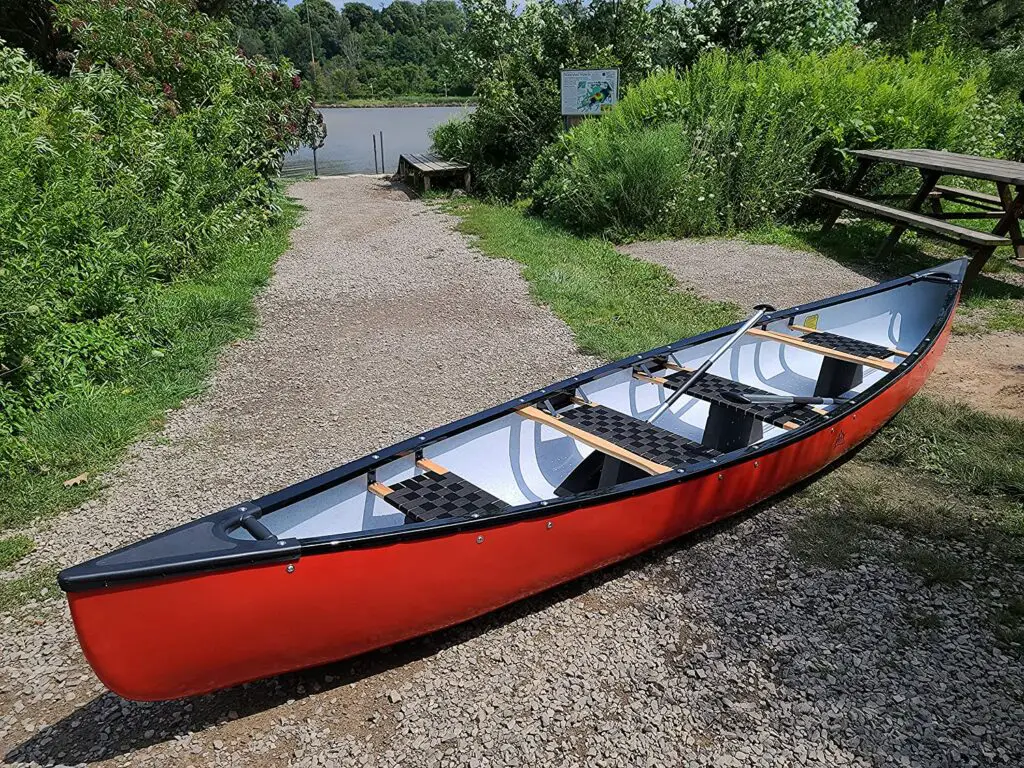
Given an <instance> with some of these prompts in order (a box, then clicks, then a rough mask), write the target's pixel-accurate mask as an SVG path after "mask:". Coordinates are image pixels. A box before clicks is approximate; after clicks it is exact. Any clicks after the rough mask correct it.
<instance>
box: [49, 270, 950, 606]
mask: <svg viewBox="0 0 1024 768" xmlns="http://www.w3.org/2000/svg"><path fill="white" fill-rule="evenodd" d="M967 263H968V260H967V259H960V260H957V261H955V262H950V263H948V264H944V265H941V266H939V267H936V268H932V269H928V270H924V271H921V272H916V273H913V274H911V275H907V276H905V277H900V278H896V279H893V280H889V281H886V282H883V283H879V284H877V285H874V286H869V287H867V288H862V289H860V290H856V291H850V292H848V293H845V294H839V295H838V296H833V297H829V298H826V299H821V300H819V301H815V302H810V303H808V304H800V305H797V306H795V307H790V308H787V309H784V310H778V311H775V312H771V313H768V314H766V315H765V316H764V318H763V319H762V322H763V323H771V322H775V321H778V320H784V319H789V318H792V317H794V316H796V315H798V314H806V313H808V312H813V311H815V310H819V309H824V308H826V307H831V306H835V305H837V304H843V303H846V302H849V301H855V300H857V299H860V298H864V297H866V296H872V295H875V294H878V293H883V292H885V291H889V290H893V289H895V288H900V287H903V286H905V285H910V284H912V283H915V282H919V281H922V280H928V281H938V282H944V283H948V284H949V291H948V292H947V295H946V299H945V303H944V305H943V307H942V309H941V310H940V311H939V312H938V314H937V316H936V321H935V323H934V324H933V325H932V327H931V329H930V330H929V332H928V334H927V335H926V337H925V339H924V340H923V341H922V342H921V343H920V344H918V346H917V347H916V348H915V349H914V350H912V351H911V352H910V354H909V355H908V356H907V357H906V358H905V359H904V361H903V362H902V363H901V364H900V366H899V367H898V368H896V369H895V370H893V371H892V372H891V373H889V374H887V375H886V376H883V377H882V378H881V379H880V380H879V381H878V382H876V383H875V384H874V385H872V386H871V387H869V388H868V389H866V390H864V391H863V392H861V393H860V394H859V395H858V396H857V397H855V398H852V399H851V400H849V401H848V402H847V403H846V404H844V405H842V406H840V407H838V408H836V409H835V410H833V411H831V412H830V413H829V414H828V415H827V416H822V417H821V418H820V419H812V420H810V421H808V422H807V423H806V424H804V425H802V426H800V427H798V428H797V429H794V430H790V431H788V432H786V433H785V434H782V435H778V436H776V437H774V438H771V439H770V440H766V441H763V442H761V443H757V444H755V445H751V446H748V447H746V448H742V449H739V450H736V451H733V452H731V453H728V454H725V455H723V456H720V457H718V458H716V459H711V460H709V461H706V462H702V463H700V464H694V465H690V466H688V467H686V468H682V467H680V468H678V469H676V470H674V471H673V472H671V473H665V474H662V475H654V476H651V477H644V478H640V479H638V480H634V481H632V482H628V483H623V484H621V485H616V486H612V487H610V488H606V489H601V490H599V491H591V492H588V493H584V494H578V495H575V496H570V497H566V498H564V499H554V500H544V501H538V502H532V503H530V504H522V505H518V506H511V507H508V508H507V509H505V510H503V511H502V512H500V513H497V514H493V515H488V516H486V517H480V518H475V519H467V518H448V519H441V520H434V521H430V522H425V523H413V524H406V525H403V526H399V527H394V528H384V529H381V530H380V531H373V532H366V531H357V532H352V533H345V534H335V535H327V536H317V537H310V538H303V539H296V538H290V539H275V540H272V541H266V540H260V541H256V542H246V541H244V540H239V539H237V538H234V537H230V536H229V531H231V530H233V529H235V528H238V527H240V526H242V525H244V522H243V521H244V520H245V519H246V518H255V519H256V520H258V519H259V518H261V517H263V516H264V515H267V514H271V513H273V512H274V511H275V510H277V509H280V508H281V507H284V506H286V505H289V504H292V503H294V502H297V501H300V500H302V499H305V498H308V497H309V496H311V495H314V494H316V493H319V492H321V491H324V490H327V489H329V488H331V487H333V486H335V485H339V484H341V483H343V482H347V481H348V480H351V479H353V478H354V477H357V476H359V475H362V474H365V473H366V472H368V471H370V470H373V469H374V468H376V467H378V466H381V465H383V464H386V463H388V462H389V461H392V460H394V459H396V458H401V457H402V456H407V455H409V454H411V453H415V452H416V451H418V450H421V449H423V448H424V447H426V446H428V445H431V444H432V443H435V442H437V441H439V440H441V439H444V438H448V437H452V436H454V435H457V434H459V433H461V432H464V431H466V430H468V429H471V428H473V427H476V426H478V425H480V424H483V423H484V422H487V421H490V420H492V419H495V418H498V417H500V416H504V415H506V414H509V413H512V412H513V411H515V410H516V409H517V408H520V407H522V406H523V405H526V404H530V403H535V402H539V401H542V400H544V399H545V398H548V397H551V396H552V395H553V394H554V393H557V392H559V391H561V390H565V389H569V388H575V387H578V386H580V385H581V384H586V383H587V382H589V381H592V380H594V379H596V378H599V377H601V376H604V375H606V374H608V373H612V372H614V371H617V370H621V369H624V368H630V367H633V366H635V365H637V364H638V363H641V362H643V361H645V360H650V359H651V358H655V357H659V356H662V355H668V354H672V353H674V352H676V351H679V350H681V349H685V348H686V347H689V346H693V345H695V344H700V343H702V342H705V341H709V340H712V339H715V338H719V337H724V336H727V335H728V334H731V333H733V332H734V331H735V330H736V329H738V328H739V327H740V325H741V324H742V323H741V322H740V323H734V324H733V325H729V326H726V327H723V328H718V329H715V330H712V331H707V332H705V333H702V334H698V335H696V336H691V337H689V338H686V339H681V340H679V341H676V342H673V343H672V344H667V345H664V346H662V347H657V348H655V349H651V350H648V351H647V352H643V353H640V354H637V355H633V356H631V357H626V358H623V359H621V360H616V361H614V362H611V363H607V364H605V365H602V366H599V367H597V368H594V369H593V370H591V371H587V372H586V373H582V374H578V375H576V376H571V377H569V378H567V379H564V380H562V381H560V382H557V383H554V384H550V385H548V386H546V387H542V388H541V389H538V390H535V391H534V392H531V393H529V394H525V395H523V396H521V397H518V398H514V399H512V400H509V401H507V402H505V403H502V404H500V405H496V406H493V407H492V408H488V409H486V410H483V411H480V412H479V413H475V414H471V415H470V416H466V417H464V418H462V419H459V420H457V421H454V422H451V423H449V424H445V425H443V426H440V427H436V428H434V429H432V430H429V431H427V432H423V433H421V434H419V435H415V436H413V437H411V438H408V439H406V440H402V441H400V442H398V443H395V444H394V445H392V446H390V447H388V448H385V449H382V450H380V451H377V452H375V453H372V454H368V455H366V456H363V457H362V458H359V459H355V460H353V461H350V462H348V463H347V464H343V465H342V466H340V467H337V468H335V469H331V470H328V471H327V472H324V473H322V474H320V475H316V476H314V477H312V478H309V479H307V480H302V481H300V482H298V483H295V484H293V485H290V486H288V487H286V488H283V489H281V490H279V491H274V492H272V493H269V494H267V495H265V496H262V497H260V498H259V499H256V500H254V501H247V502H243V503H241V504H238V505H235V506H233V507H229V508H227V509H224V510H221V511H219V512H214V513H212V514H209V515H206V516H204V517H202V518H198V519H197V520H194V521H191V522H189V523H185V524H184V525H182V526H178V527H177V528H173V529H170V530H169V531H163V532H161V533H158V534H156V535H155V536H152V537H149V538H148V539H144V540H143V541H150V540H151V539H156V538H158V537H161V536H164V535H166V534H167V533H170V532H172V531H181V530H183V529H187V528H189V527H190V526H193V525H195V524H196V523H199V522H202V521H209V520H211V519H212V520H213V522H214V526H213V529H212V530H213V532H214V535H216V536H217V537H218V538H219V539H221V540H223V541H225V542H228V543H231V544H234V545H245V544H252V545H254V546H251V547H244V546H240V547H239V548H238V549H237V551H234V552H231V553H227V554H224V553H221V554H218V555H213V556H196V557H178V558H173V559H169V560H158V561H152V562H145V563H142V564H139V565H135V566H132V567H121V568H109V567H105V566H104V565H103V564H102V563H99V562H97V561H98V560H101V559H102V557H105V556H102V557H101V558H96V559H94V560H90V561H87V562H84V563H81V564H79V565H76V566H73V567H71V568H68V569H65V570H64V571H62V572H61V573H60V575H59V577H58V583H59V584H60V586H61V588H62V589H63V590H64V591H66V592H75V591H84V590H90V589H98V588H104V587H111V586H118V587H120V586H124V585H128V584H132V583H137V582H141V581H150V580H155V579H162V578H170V577H180V576H187V575H193V574H199V573H204V572H210V571H221V570H227V569H233V568H237V567H241V566H245V565H255V564H260V565H262V564H267V563H274V562H283V561H294V560H297V559H299V558H300V557H302V556H304V555H315V554H323V553H329V552H339V551H344V550H347V549H357V548H358V549H362V548H365V547H374V546H383V545H388V544H393V543H397V542H401V541H409V540H415V539H422V538H432V537H439V536H447V535H452V534H457V533H462V532H465V531H470V530H472V531H478V530H484V529H488V528H495V527H498V526H503V525H507V524H509V523H512V522H517V521H520V520H529V519H532V518H535V517H542V516H552V515H558V514H563V513H566V512H569V511H576V510H580V509H585V508H588V507H592V506H596V505H598V504H605V503H608V502H612V501H615V500H617V499H622V498H628V497H631V496H636V495H639V494H643V493H649V492H654V491H657V490H661V489H663V488H667V487H668V486H670V485H675V484H677V483H680V482H684V481H688V480H691V479H693V478H696V477H700V476H702V475H705V474H707V473H709V472H712V471H716V472H717V471H721V470H722V469H723V468H726V467H730V466H733V465H735V464H738V463H741V462H744V461H747V460H749V459H751V458H753V457H754V456H758V457H760V456H766V455H769V454H771V453H774V452H776V451H779V450H782V449H783V448H785V447H787V446H789V445H790V444H792V443H795V442H797V441H799V440H803V439H804V438H806V437H809V436H811V435H813V434H815V433H817V432H818V431H820V430H822V429H824V428H826V427H828V426H830V425H831V424H834V423H835V422H836V421H837V420H839V419H841V418H844V417H846V416H847V415H849V414H852V413H855V412H856V411H857V410H859V409H860V408H861V407H862V406H864V405H866V404H867V403H869V402H871V401H872V400H873V399H874V398H875V397H877V396H878V395H879V394H881V393H882V392H884V391H885V390H887V389H888V388H889V387H891V386H893V385H894V384H896V382H898V381H899V380H901V379H902V378H903V377H904V376H905V375H907V374H908V373H909V372H910V371H912V370H913V369H914V368H915V367H916V366H917V364H918V363H919V362H920V360H922V359H923V358H924V357H925V356H926V355H927V353H928V352H929V351H930V350H931V348H932V347H933V346H934V344H935V343H936V341H937V339H938V337H939V335H940V332H941V331H942V329H943V328H944V327H945V325H946V323H947V322H948V320H949V317H950V315H951V313H952V312H953V310H954V309H955V307H956V304H957V298H958V296H959V293H960V290H961V287H962V284H963V276H964V272H965V270H966V266H967ZM140 543H141V542H140ZM275 545H276V546H275ZM129 546H134V545H129Z"/></svg>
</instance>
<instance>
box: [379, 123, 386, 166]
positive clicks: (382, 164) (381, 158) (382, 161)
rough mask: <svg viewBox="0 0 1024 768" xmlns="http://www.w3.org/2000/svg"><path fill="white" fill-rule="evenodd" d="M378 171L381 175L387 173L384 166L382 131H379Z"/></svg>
mask: <svg viewBox="0 0 1024 768" xmlns="http://www.w3.org/2000/svg"><path fill="white" fill-rule="evenodd" d="M380 172H381V175H382V176H386V175H387V170H386V168H385V166H384V131H381V132H380Z"/></svg>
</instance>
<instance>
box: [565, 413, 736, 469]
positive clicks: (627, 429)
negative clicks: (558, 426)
mask: <svg viewBox="0 0 1024 768" xmlns="http://www.w3.org/2000/svg"><path fill="white" fill-rule="evenodd" d="M561 416H562V421H564V422H565V423H566V424H571V425H572V426H574V427H578V428H579V429H582V430H584V431H586V432H589V433H590V434H592V435H596V436H597V437H601V438H604V439H605V440H607V441H608V442H609V443H614V444H615V445H617V446H619V447H620V448H625V449H626V450H627V451H630V452H631V453H635V454H637V455H639V456H643V457H644V458H645V459H650V460H651V461H655V462H657V463H658V464H663V465H665V466H667V467H682V466H685V465H687V464H699V463H701V462H704V461H707V460H708V459H713V458H715V457H716V456H719V455H721V454H720V452H719V451H716V450H715V449H714V448H709V447H708V446H706V445H701V444H700V443H698V442H695V441H693V440H688V439H687V438H685V437H683V436H682V435H677V434H676V433H675V432H669V431H668V430H667V429H662V428H661V427H655V426H652V425H651V424H648V423H647V422H645V421H641V420H640V419H637V418H634V417H633V416H630V415H628V414H625V413H622V412H620V411H615V410H612V409H611V408H605V407H604V406H603V405H581V406H579V407H578V408H573V409H572V410H568V411H564V412H563V413H562V414H561Z"/></svg>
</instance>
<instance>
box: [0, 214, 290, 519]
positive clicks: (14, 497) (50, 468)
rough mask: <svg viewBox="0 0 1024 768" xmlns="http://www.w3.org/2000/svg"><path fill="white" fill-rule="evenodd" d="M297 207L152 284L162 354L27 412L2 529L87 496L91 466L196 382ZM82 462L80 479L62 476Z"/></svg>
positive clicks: (6, 489) (102, 465)
mask: <svg viewBox="0 0 1024 768" xmlns="http://www.w3.org/2000/svg"><path fill="white" fill-rule="evenodd" d="M297 210H298V209H297V207H296V206H294V205H293V204H290V203H288V204H286V207H285V215H284V216H283V217H281V219H280V220H279V221H278V222H277V223H276V224H275V225H274V226H273V227H270V228H268V229H267V230H265V231H264V232H263V233H261V234H259V236H258V237H257V238H256V239H254V240H253V241H250V242H239V243H238V244H237V245H236V246H235V247H233V248H232V249H231V250H230V251H229V252H228V253H225V255H224V258H223V259H222V261H221V263H220V264H219V265H218V266H217V267H216V268H215V269H213V270H212V271H211V272H208V273H206V274H204V275H203V276H202V277H201V278H197V279H193V280H183V281H180V282H176V283H174V284H172V285H170V286H169V287H168V288H167V289H166V290H164V291H163V292H161V293H160V294H159V298H158V299H157V304H156V307H155V309H154V313H155V320H156V323H157V324H158V326H159V327H163V328H167V329H168V330H169V332H171V333H173V339H174V343H173V345H172V346H171V348H170V349H168V350H167V352H166V353H165V354H164V355H163V356H162V357H159V358H153V359H151V360H147V361H146V362H145V363H142V364H140V366H139V368H138V371H137V373H136V374H135V376H134V377H133V378H132V379H131V380H129V381H122V382H118V383H117V384H116V385H106V386H94V387H90V388H87V389H82V390H79V391H77V392H75V393H74V394H73V396H72V397H71V399H70V401H69V402H68V403H67V405H65V406H64V407H61V408H58V409H53V410H48V411H42V412H39V413H37V414H35V416H33V417H32V418H31V419H30V420H29V421H28V423H27V425H26V429H25V431H24V434H23V440H24V441H25V442H26V444H27V446H28V448H29V453H30V455H31V457H32V458H31V460H26V461H24V462H22V463H20V464H18V465H16V466H13V467H10V468H9V469H6V468H5V470H6V471H5V472H4V473H3V474H2V476H0V531H3V530H9V529H12V528H16V527H18V526H22V525H25V524H27V523H29V522H31V521H33V520H35V519H37V518H40V517H46V516H50V515H53V514H55V513H57V512H59V511H61V510H64V509H68V508H70V507H73V506H75V505H77V504H79V503H81V502H82V501H84V500H85V499H87V498H89V497H90V496H92V495H93V494H94V493H95V492H96V490H97V483H96V481H95V477H96V475H97V474H98V473H100V472H102V471H103V470H104V469H107V468H109V467H110V466H111V465H112V464H113V463H114V461H115V460H116V459H117V458H118V457H119V456H120V455H121V454H122V452H123V451H124V449H125V447H126V446H127V445H128V444H129V443H130V442H132V441H133V440H135V439H136V438H138V437H139V436H140V435H142V434H144V433H146V432H149V431H151V430H153V429H157V428H159V427H160V426H161V425H162V424H163V421H164V417H165V415H166V413H167V411H168V410H169V409H171V408H175V407H177V406H178V405H179V404H180V403H181V402H182V400H184V399H185V398H187V397H192V396H194V395H196V394H198V393H200V392H201V391H202V390H203V388H204V386H205V384H206V380H207V376H208V374H209V372H210V371H211V369H212V367H213V365H214V362H215V359H216V355H217V352H218V351H219V350H220V348H221V347H222V346H223V345H224V344H225V343H227V342H229V341H231V340H233V339H237V338H239V337H242V336H245V335H247V334H248V333H249V332H250V331H251V330H252V329H253V326H254V313H253V309H252V299H253V296H254V295H255V293H256V291H257V290H259V288H260V287H262V286H263V285H265V284H266V283H267V281H268V280H269V278H270V275H271V270H272V267H273V265H274V262H275V261H276V260H277V258H278V256H280V254H281V253H283V252H284V250H285V249H286V248H287V246H288V234H289V232H290V230H291V227H292V225H293V224H294V222H295V220H296V217H297ZM86 472H88V473H89V476H90V479H89V480H88V481H87V482H85V483H82V484H80V485H75V486H71V487H67V486H65V485H64V481H65V480H67V479H70V478H72V477H76V476H78V475H80V474H83V473H86Z"/></svg>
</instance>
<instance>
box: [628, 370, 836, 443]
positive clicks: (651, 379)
mask: <svg viewBox="0 0 1024 768" xmlns="http://www.w3.org/2000/svg"><path fill="white" fill-rule="evenodd" d="M665 367H666V368H673V369H674V370H679V371H684V372H686V373H692V372H693V371H692V370H690V369H689V368H683V367H682V366H680V365H675V364H674V363H672V364H671V365H669V364H666V365H665ZM633 378H635V379H639V380H640V381H646V382H648V383H650V384H657V385H658V386H659V387H666V386H668V385H669V384H671V383H672V382H670V381H669V380H668V379H665V378H662V377H661V376H652V375H651V374H649V373H644V372H643V371H633ZM810 408H811V410H812V411H814V412H815V413H820V414H822V415H824V414H827V413H828V411H826V410H825V409H823V408H819V407H818V406H810ZM799 426H800V425H799V424H796V423H794V422H792V421H787V422H786V423H785V424H783V425H782V428H783V429H796V428H797V427H799Z"/></svg>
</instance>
